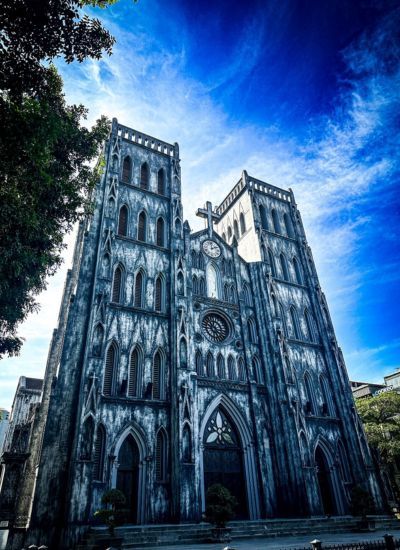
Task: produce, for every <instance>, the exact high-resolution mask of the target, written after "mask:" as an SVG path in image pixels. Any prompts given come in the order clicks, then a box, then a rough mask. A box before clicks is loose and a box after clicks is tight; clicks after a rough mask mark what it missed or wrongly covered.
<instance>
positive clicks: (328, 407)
mask: <svg viewBox="0 0 400 550" xmlns="http://www.w3.org/2000/svg"><path fill="white" fill-rule="evenodd" d="M319 385H320V387H321V394H322V410H321V412H322V414H323V415H324V416H331V415H332V396H331V392H330V389H329V385H328V381H327V379H326V378H325V376H324V375H323V374H321V376H320V377H319Z"/></svg>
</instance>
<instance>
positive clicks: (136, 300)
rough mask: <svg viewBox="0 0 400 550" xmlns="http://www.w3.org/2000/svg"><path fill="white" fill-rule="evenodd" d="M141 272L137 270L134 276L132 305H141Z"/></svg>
mask: <svg viewBox="0 0 400 550" xmlns="http://www.w3.org/2000/svg"><path fill="white" fill-rule="evenodd" d="M143 279H144V277H143V272H142V271H141V270H139V271H138V272H137V273H136V277H135V293H134V302H133V303H134V306H135V307H143V287H144V285H143V282H144V281H143Z"/></svg>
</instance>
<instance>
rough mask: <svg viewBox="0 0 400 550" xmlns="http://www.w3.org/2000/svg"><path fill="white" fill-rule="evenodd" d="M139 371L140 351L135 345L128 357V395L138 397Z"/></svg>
mask: <svg viewBox="0 0 400 550" xmlns="http://www.w3.org/2000/svg"><path fill="white" fill-rule="evenodd" d="M140 371H141V353H140V352H139V350H138V348H137V347H136V348H135V349H134V350H133V351H132V353H131V356H130V359H129V379H128V397H139V391H138V387H139V373H140Z"/></svg>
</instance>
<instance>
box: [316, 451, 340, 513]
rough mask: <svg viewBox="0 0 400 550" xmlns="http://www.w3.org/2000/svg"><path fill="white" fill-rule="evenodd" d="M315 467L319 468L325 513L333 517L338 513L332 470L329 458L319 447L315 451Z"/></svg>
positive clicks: (322, 503)
mask: <svg viewBox="0 0 400 550" xmlns="http://www.w3.org/2000/svg"><path fill="white" fill-rule="evenodd" d="M315 465H316V467H317V479H318V488H319V494H320V501H321V506H322V508H323V512H324V514H326V515H333V514H335V513H336V506H335V496H334V493H333V487H332V476H331V470H330V467H329V463H328V458H327V456H326V454H325V452H324V451H323V450H322V449H321V447H320V446H319V445H318V447H317V448H316V450H315Z"/></svg>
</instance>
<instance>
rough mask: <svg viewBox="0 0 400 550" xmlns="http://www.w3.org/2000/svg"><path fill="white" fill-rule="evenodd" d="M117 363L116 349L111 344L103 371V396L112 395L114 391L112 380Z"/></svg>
mask: <svg viewBox="0 0 400 550" xmlns="http://www.w3.org/2000/svg"><path fill="white" fill-rule="evenodd" d="M116 361H117V348H116V345H115V343H114V342H113V343H112V344H111V345H110V346H109V348H108V350H107V353H106V364H105V369H104V380H103V394H104V395H112V393H113V390H114V378H115V367H116Z"/></svg>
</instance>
